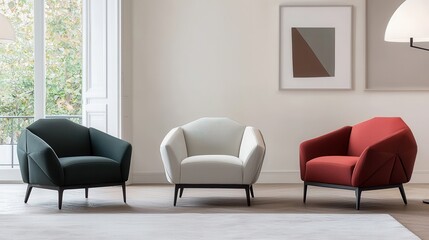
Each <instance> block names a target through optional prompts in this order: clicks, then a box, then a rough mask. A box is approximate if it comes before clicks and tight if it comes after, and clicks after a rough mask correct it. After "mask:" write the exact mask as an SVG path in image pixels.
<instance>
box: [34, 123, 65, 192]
mask: <svg viewBox="0 0 429 240" xmlns="http://www.w3.org/2000/svg"><path fill="white" fill-rule="evenodd" d="M26 140H27V156H28V164H29V166H30V169H31V164H32V163H31V161H33V163H35V164H36V165H37V166H38V167H39V168H40V169H41V170H42V171H43V173H44V174H45V175H46V177H47V178H48V179H49V180H50V181H51V182H52V183H53V184H55V185H57V186H61V185H63V183H64V173H63V169H62V167H61V164H60V161H59V160H58V157H57V155H56V154H55V152H54V150H53V149H52V148H51V147H50V146H49V145H48V144H47V143H46V142H45V141H43V140H42V139H41V138H39V137H38V136H36V135H35V134H33V133H32V132H30V131H27V133H26ZM32 174H33V172H32V171H30V172H29V178H30V181H32V182H31V183H33V184H43V183H39V182H37V180H36V179H38V178H39V177H40V176H32ZM35 175H37V174H35ZM34 180H36V182H34Z"/></svg>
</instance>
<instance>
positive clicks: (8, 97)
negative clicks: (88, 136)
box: [0, 0, 82, 144]
mask: <svg viewBox="0 0 429 240" xmlns="http://www.w3.org/2000/svg"><path fill="white" fill-rule="evenodd" d="M33 8H34V3H33V0H0V12H1V13H3V14H4V15H5V16H6V17H8V18H9V20H10V21H11V23H12V25H13V27H14V29H15V32H16V36H17V38H16V41H15V42H11V43H0V116H6V117H10V116H33V115H34V33H33V31H34V13H33ZM81 20H82V0H45V28H46V30H45V53H46V93H47V94H46V112H45V113H46V115H81V114H82V111H81V109H82V22H81ZM31 121H32V119H31V118H26V119H11V118H0V144H10V143H11V140H10V139H11V134H12V135H14V137H15V138H16V136H15V135H16V134H17V132H19V131H20V129H22V128H23V127H26V126H27V125H28V124H29V123H30V122H31Z"/></svg>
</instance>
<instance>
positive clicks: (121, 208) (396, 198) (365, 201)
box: [0, 184, 429, 239]
mask: <svg viewBox="0 0 429 240" xmlns="http://www.w3.org/2000/svg"><path fill="white" fill-rule="evenodd" d="M25 190H26V185H24V184H0V217H1V214H55V213H81V212H85V213H118V214H120V213H140V214H145V213H329V214H342V213H343V214H346V213H347V214H375V213H386V214H390V215H391V216H393V217H394V218H395V219H396V220H398V221H399V222H400V223H402V224H403V225H404V226H406V227H407V228H408V229H409V230H411V231H412V232H413V233H414V234H416V235H417V236H419V237H420V238H422V239H429V204H423V203H422V199H424V198H428V199H429V184H407V185H405V192H406V194H407V198H408V205H404V204H403V202H402V199H401V195H400V193H399V190H398V189H387V190H377V191H367V192H363V193H362V202H361V210H359V211H357V210H355V195H354V192H353V191H349V190H337V189H328V188H320V187H312V186H309V189H308V195H307V203H306V204H304V203H303V202H302V184H257V185H255V186H254V190H255V198H254V199H252V206H251V207H247V205H246V198H245V192H244V190H235V189H185V191H184V193H183V197H182V198H180V199H178V202H177V206H176V207H173V190H174V187H173V186H172V185H130V186H127V204H124V203H123V202H122V191H121V188H120V187H106V188H95V189H90V190H89V198H88V199H85V194H84V190H83V189H81V190H66V191H65V192H64V202H63V209H62V210H58V209H57V192H55V191H52V190H44V189H37V188H35V189H33V191H32V193H31V196H30V199H29V201H28V204H24V203H23V199H24V194H25Z"/></svg>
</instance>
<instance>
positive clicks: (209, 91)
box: [124, 0, 429, 182]
mask: <svg viewBox="0 0 429 240" xmlns="http://www.w3.org/2000/svg"><path fill="white" fill-rule="evenodd" d="M304 2H305V3H306V4H307V3H308V4H311V5H339V4H340V5H353V6H354V7H353V9H354V10H353V11H354V45H353V46H354V49H353V50H354V53H353V55H354V58H353V64H354V66H353V69H354V72H353V76H354V80H353V81H354V83H353V85H354V90H348V91H331V90H328V91H326V90H325V91H279V90H278V86H279V83H278V81H279V75H278V72H279V5H281V4H298V5H302V4H304ZM124 3H125V4H126V5H131V7H128V9H129V12H128V13H129V14H132V23H130V25H131V29H132V41H130V42H131V43H130V46H128V47H129V48H131V51H129V52H131V53H132V68H130V69H132V84H131V85H130V86H132V94H130V96H132V116H131V117H132V121H131V122H132V123H131V124H132V125H131V126H125V127H126V128H129V129H131V131H132V144H133V151H134V152H133V170H132V171H133V179H134V182H166V180H165V177H164V170H163V166H162V162H161V159H160V154H159V144H160V142H161V141H162V139H163V137H164V136H165V134H166V133H167V132H168V131H169V130H170V129H171V128H173V127H175V126H178V125H181V124H184V123H187V122H189V121H192V120H194V119H196V118H199V117H203V116H227V117H230V118H232V119H234V120H236V121H238V122H241V123H244V124H247V125H252V126H255V127H258V128H259V129H261V131H262V133H263V135H264V137H265V140H266V145H267V154H266V157H265V162H264V166H263V168H262V174H261V177H260V179H259V182H300V179H299V174H298V172H299V165H298V161H299V160H298V146H299V144H300V143H301V142H302V141H303V140H306V139H309V138H312V137H316V136H318V135H320V134H323V133H326V132H328V131H331V130H334V129H336V128H339V127H341V126H344V125H353V124H355V123H358V122H360V121H363V120H366V119H368V118H371V117H374V116H401V117H402V118H403V119H404V120H405V121H406V122H407V123H408V124H409V126H410V127H411V128H412V130H413V131H414V134H415V137H416V140H417V143H418V145H419V147H420V149H419V153H418V157H417V161H416V165H415V171H414V175H413V179H412V181H414V182H429V162H427V161H426V159H427V158H428V157H429V149H428V148H425V145H426V144H428V145H429V108H428V107H429V106H428V105H429V101H428V100H429V93H428V92H370V91H365V1H364V0H330V1H322V0H313V1H298V0H295V1H288V0H284V1H279V0H180V1H179V0H134V1H128V0H126V1H124ZM408 60H409V61H412V59H404V61H408Z"/></svg>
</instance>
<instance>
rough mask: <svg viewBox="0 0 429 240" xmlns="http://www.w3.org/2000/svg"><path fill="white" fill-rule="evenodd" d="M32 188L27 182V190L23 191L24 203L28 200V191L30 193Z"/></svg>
mask: <svg viewBox="0 0 429 240" xmlns="http://www.w3.org/2000/svg"><path fill="white" fill-rule="evenodd" d="M32 189H33V187H32V186H31V185H30V184H28V185H27V192H26V193H25V198H24V203H27V202H28V198H29V197H30V193H31V190H32Z"/></svg>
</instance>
